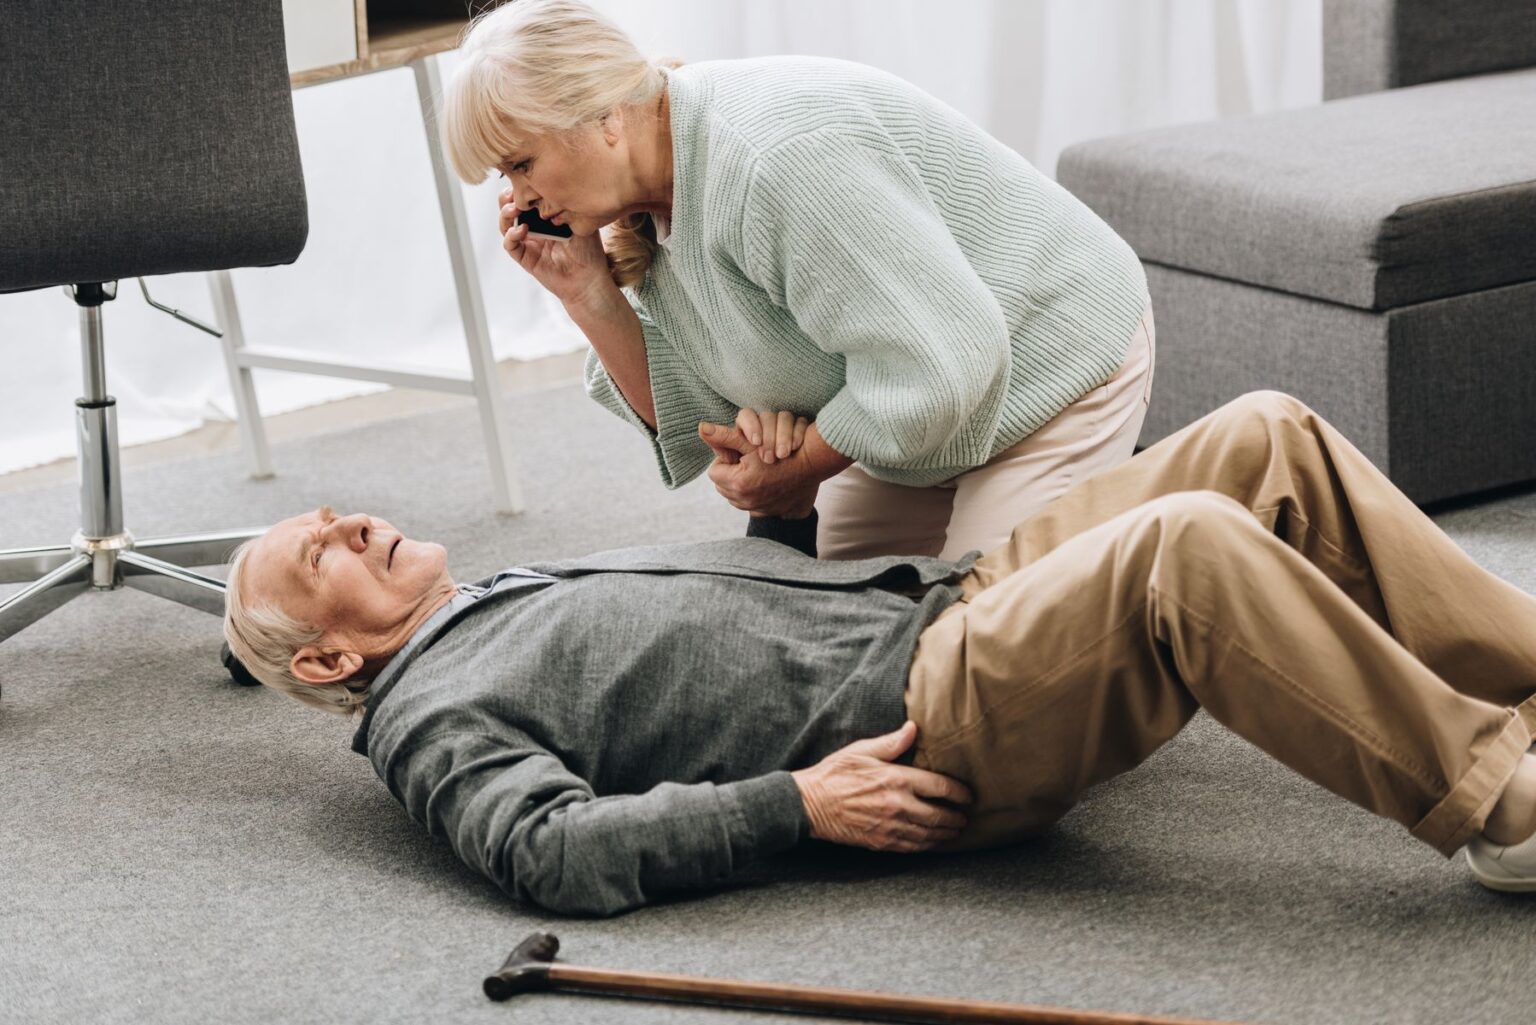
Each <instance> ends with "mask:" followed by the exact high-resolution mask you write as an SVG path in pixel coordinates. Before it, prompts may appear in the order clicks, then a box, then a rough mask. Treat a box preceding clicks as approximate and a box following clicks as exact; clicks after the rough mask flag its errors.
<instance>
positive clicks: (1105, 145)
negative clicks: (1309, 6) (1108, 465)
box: [1056, 0, 1536, 503]
mask: <svg viewBox="0 0 1536 1025" xmlns="http://www.w3.org/2000/svg"><path fill="white" fill-rule="evenodd" d="M1323 49H1324V97H1325V102H1324V103H1322V104H1321V105H1319V106H1316V107H1312V108H1307V109H1301V110H1287V111H1279V112H1274V113H1267V114H1257V115H1251V116H1247V117H1233V118H1227V119H1223V120H1220V121H1215V122H1207V123H1201V124H1192V125H1179V126H1175V127H1169V128H1159V129H1154V130H1150V131H1142V132H1136V133H1133V134H1128V135H1122V136H1117V137H1114V138H1109V139H1097V140H1092V141H1089V142H1083V143H1079V144H1077V145H1074V146H1072V147H1069V148H1068V149H1067V150H1066V151H1064V152H1063V153H1062V156H1061V159H1060V162H1059V164H1058V165H1057V172H1056V177H1057V180H1058V181H1059V182H1060V183H1061V184H1062V185H1063V186H1065V187H1066V188H1067V189H1069V190H1070V191H1071V192H1073V193H1074V194H1075V195H1077V196H1078V197H1079V198H1081V199H1082V200H1083V201H1084V202H1085V203H1087V204H1088V205H1089V206H1090V207H1091V208H1093V209H1094V210H1095V211H1096V212H1097V213H1098V214H1099V215H1100V216H1101V217H1103V218H1104V219H1105V220H1106V221H1107V222H1108V223H1109V224H1110V225H1111V226H1113V227H1114V228H1115V230H1116V231H1118V232H1119V233H1120V234H1121V235H1122V236H1123V237H1124V238H1125V239H1126V241H1127V242H1129V243H1130V244H1131V246H1132V247H1133V248H1134V249H1135V250H1136V252H1137V253H1138V254H1139V255H1140V256H1141V258H1142V261H1143V262H1144V264H1145V265H1146V269H1147V277H1148V280H1149V285H1150V288H1151V292H1152V303H1153V308H1154V310H1155V314H1156V323H1157V374H1156V379H1155V380H1154V383H1153V389H1152V406H1151V409H1150V410H1149V411H1148V415H1147V420H1146V424H1145V427H1144V429H1143V431H1142V435H1141V439H1140V442H1141V444H1142V445H1143V446H1145V445H1149V444H1151V443H1153V442H1155V441H1157V440H1158V439H1160V438H1162V437H1165V436H1166V435H1168V434H1171V433H1172V432H1174V431H1176V430H1178V429H1179V428H1180V427H1183V426H1184V425H1185V424H1188V423H1189V422H1191V421H1193V420H1195V419H1197V418H1199V417H1200V416H1203V415H1204V414H1206V413H1208V412H1209V411H1211V410H1212V409H1215V408H1216V407H1217V406H1220V405H1221V404H1222V403H1224V402H1226V401H1228V400H1230V399H1232V398H1233V397H1235V396H1237V395H1239V394H1242V393H1243V392H1246V391H1251V390H1253V389H1257V388H1275V389H1279V390H1281V391H1286V392H1290V393H1291V394H1293V395H1295V396H1297V397H1298V398H1300V399H1302V400H1303V401H1304V402H1306V403H1307V404H1308V405H1310V406H1311V407H1312V408H1314V409H1316V410H1317V411H1318V412H1319V413H1321V414H1322V415H1323V416H1325V417H1327V418H1328V420H1330V421H1331V422H1332V423H1334V424H1335V425H1336V426H1338V427H1339V428H1340V429H1341V430H1342V431H1343V432H1344V433H1345V434H1346V435H1347V436H1348V437H1349V438H1350V439H1351V440H1353V441H1354V442H1355V443H1356V444H1357V445H1359V446H1360V448H1361V449H1362V450H1363V451H1364V452H1365V453H1366V454H1367V455H1368V456H1369V457H1370V458H1371V459H1372V460H1373V461H1375V463H1376V465H1377V466H1379V467H1381V468H1382V469H1383V470H1384V471H1385V472H1386V473H1387V474H1388V475H1389V476H1390V477H1391V478H1392V480H1393V481H1394V482H1395V483H1396V484H1397V485H1398V486H1399V487H1400V488H1402V489H1403V490H1404V491H1405V492H1407V493H1408V494H1409V495H1410V496H1411V497H1412V498H1413V499H1414V500H1415V501H1418V502H1421V503H1423V502H1431V501H1435V500H1439V499H1445V498H1451V497H1455V496H1462V495H1467V494H1470V493H1473V492H1477V491H1482V490H1485V489H1489V488H1495V487H1500V486H1503V485H1509V484H1516V483H1520V482H1525V481H1530V480H1536V0H1458V2H1455V3H1452V2H1450V0H1444V2H1428V0H1395V2H1394V0H1324V40H1323Z"/></svg>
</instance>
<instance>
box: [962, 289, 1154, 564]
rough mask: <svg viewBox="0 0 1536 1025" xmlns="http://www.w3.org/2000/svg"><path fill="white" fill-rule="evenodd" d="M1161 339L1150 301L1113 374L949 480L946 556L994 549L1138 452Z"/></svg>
mask: <svg viewBox="0 0 1536 1025" xmlns="http://www.w3.org/2000/svg"><path fill="white" fill-rule="evenodd" d="M1156 339H1157V331H1156V327H1155V325H1154V324H1153V322H1152V307H1151V305H1150V304H1149V305H1148V306H1147V308H1146V310H1145V312H1143V313H1142V317H1141V322H1140V323H1139V324H1138V325H1137V326H1136V330H1135V332H1133V333H1132V335H1131V340H1130V343H1129V344H1128V345H1127V347H1126V354H1125V360H1124V362H1123V363H1121V365H1120V369H1119V370H1117V371H1115V373H1114V376H1112V377H1111V378H1110V379H1109V380H1108V381H1106V382H1104V383H1103V384H1101V385H1099V386H1098V387H1097V388H1094V389H1093V390H1092V391H1090V392H1088V394H1086V395H1084V396H1083V397H1082V398H1080V399H1078V400H1077V401H1076V402H1074V403H1072V404H1071V405H1070V406H1068V407H1067V408H1066V409H1063V410H1062V411H1061V412H1060V413H1058V414H1056V415H1055V416H1054V417H1052V418H1051V419H1050V420H1049V421H1047V422H1046V423H1045V424H1043V425H1042V426H1041V427H1040V428H1039V429H1038V430H1036V431H1035V432H1034V433H1032V434H1030V435H1028V436H1027V437H1025V438H1024V439H1022V440H1021V441H1019V443H1018V444H1016V445H1013V446H1012V447H1011V448H1008V449H1005V450H1004V451H1002V452H999V453H998V454H997V455H995V456H993V457H992V459H990V460H989V461H988V462H987V463H986V464H985V465H983V466H978V467H977V468H976V469H974V470H971V471H969V472H967V473H962V474H961V475H960V476H958V477H956V478H955V479H954V481H953V482H952V483H951V484H948V485H947V486H952V487H953V488H954V489H955V506H954V513H953V515H952V516H951V517H950V521H949V528H948V530H947V532H946V536H945V541H944V547H943V549H942V550H941V551H940V553H939V556H940V558H944V559H958V558H960V557H961V556H962V555H964V554H965V553H966V552H969V551H973V550H976V551H983V552H990V551H991V550H992V549H994V548H996V547H997V546H998V545H1001V544H1002V543H1003V542H1004V541H1006V540H1008V535H1009V534H1010V533H1011V532H1012V531H1013V528H1014V527H1015V526H1017V525H1018V524H1019V523H1020V522H1021V521H1023V520H1024V519H1025V518H1027V517H1029V516H1031V515H1033V514H1034V513H1035V512H1036V511H1038V510H1039V509H1041V508H1042V507H1044V506H1045V505H1046V504H1048V503H1049V502H1051V501H1052V500H1054V499H1056V498H1058V497H1060V496H1061V495H1062V494H1064V493H1065V492H1066V491H1067V490H1068V489H1069V488H1071V487H1072V486H1074V485H1075V484H1078V483H1080V482H1082V481H1085V480H1087V479H1088V478H1090V477H1093V476H1095V475H1096V474H1099V473H1102V472H1103V471H1105V470H1108V469H1110V468H1112V467H1115V466H1119V465H1120V464H1121V463H1123V462H1125V461H1126V460H1127V459H1129V458H1131V453H1132V452H1134V451H1135V449H1136V439H1137V438H1138V437H1139V436H1140V435H1141V425H1142V421H1143V420H1145V419H1146V415H1147V405H1148V402H1149V401H1150V400H1151V394H1152V374H1153V367H1154V364H1155V362H1156V344H1157V342H1156Z"/></svg>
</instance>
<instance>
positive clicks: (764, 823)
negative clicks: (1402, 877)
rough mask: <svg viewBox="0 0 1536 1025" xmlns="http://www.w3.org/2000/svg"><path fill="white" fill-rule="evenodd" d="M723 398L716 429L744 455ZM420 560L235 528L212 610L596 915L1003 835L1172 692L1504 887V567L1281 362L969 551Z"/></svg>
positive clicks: (1535, 764)
mask: <svg viewBox="0 0 1536 1025" xmlns="http://www.w3.org/2000/svg"><path fill="white" fill-rule="evenodd" d="M702 430H703V427H702V426H701V431H702ZM735 430H736V429H735V428H718V429H717V431H716V433H715V434H714V435H713V438H714V439H715V441H714V443H715V444H717V445H719V444H734V445H737V446H738V447H739V451H740V452H741V453H743V454H742V456H741V458H743V459H753V458H756V455H755V452H756V449H755V448H754V447H753V446H752V445H751V444H749V443H747V442H746V441H745V440H744V439H741V438H740V437H739V436H737V435H735V434H733V433H732V432H733V431H735ZM444 559H445V554H444V550H443V548H442V547H441V546H439V545H436V544H432V543H429V542H423V541H417V540H414V539H411V538H406V537H404V536H402V535H401V534H400V532H399V531H397V530H396V529H395V528H394V527H392V526H391V525H390V524H389V523H388V522H387V521H385V520H382V519H379V518H377V517H373V516H367V515H363V514H354V515H348V516H338V515H334V514H332V512H331V511H330V510H329V509H320V510H317V511H315V512H311V513H307V514H305V515H302V516H297V517H294V518H293V519H289V520H285V521H283V522H282V523H279V524H277V525H276V526H275V527H273V528H272V529H271V530H269V531H268V532H267V533H266V534H264V535H262V536H261V537H259V538H257V539H255V540H254V541H252V542H250V543H248V544H247V545H246V546H245V547H244V548H242V549H241V551H240V552H238V553H237V554H236V556H235V558H234V559H233V561H232V563H231V567H230V574H229V585H230V588H229V595H230V597H229V610H228V614H227V616H226V619H225V635H226V637H227V638H228V640H229V643H230V646H231V649H232V650H233V651H234V653H235V654H236V655H237V656H238V657H239V658H240V660H241V661H242V662H244V663H245V665H246V666H247V667H248V668H249V670H250V671H251V672H252V673H253V674H254V675H255V676H256V677H257V678H258V679H260V680H261V681H262V682H263V683H266V684H267V685H269V686H272V687H275V688H277V689H279V690H282V691H284V692H286V693H288V694H290V695H292V696H293V697H295V698H297V699H299V700H300V701H303V702H305V703H306V704H310V705H315V706H318V707H320V708H323V709H326V710H329V711H333V712H338V713H342V714H348V715H351V714H361V723H360V725H359V727H358V729H357V732H356V735H355V738H354V740H353V747H354V748H355V749H356V750H357V751H358V752H360V753H363V754H366V756H367V757H368V758H369V760H370V761H371V762H372V764H373V767H374V769H375V771H376V772H377V773H378V774H379V776H380V778H382V779H383V780H384V782H385V783H386V784H387V785H388V786H389V789H390V791H391V792H392V793H393V794H394V795H395V797H396V798H398V799H399V800H400V801H401V802H402V803H403V804H404V805H405V807H406V809H407V810H408V811H409V812H410V814H411V816H412V817H413V818H415V819H416V820H417V821H419V822H420V823H422V824H423V825H424V826H426V828H427V829H428V830H429V831H430V832H431V834H432V835H433V836H436V837H440V838H443V839H445V840H446V841H447V842H448V843H450V844H451V845H452V846H453V849H454V850H455V851H456V852H457V853H458V855H459V857H461V858H462V859H463V860H464V861H465V862H467V863H468V864H469V865H471V866H472V867H473V868H475V869H476V870H478V871H480V872H482V873H483V874H485V875H486V876H488V877H489V878H490V879H492V880H493V881H494V882H495V883H496V884H497V885H498V886H500V887H501V888H502V889H503V890H504V891H505V892H507V893H508V894H510V895H512V896H514V897H516V898H518V899H521V900H526V901H531V902H534V903H537V904H541V905H544V906H546V907H548V908H551V909H555V910H559V911H569V912H587V913H611V912H616V911H620V910H623V909H627V908H631V907H635V906H637V905H640V904H643V903H644V902H645V901H646V900H648V899H649V898H651V897H653V896H654V895H656V894H659V893H661V892H663V891H666V890H669V889H673V888H680V887H701V886H714V885H719V884H722V883H725V882H726V881H727V880H729V878H730V877H731V876H732V874H733V873H734V872H736V871H737V870H738V869H740V868H741V867H742V866H743V865H745V864H747V863H749V862H751V861H753V860H754V859H758V858H761V857H763V856H766V855H771V854H773V853H775V852H778V851H782V850H784V849H786V848H789V847H791V846H793V845H795V844H796V843H798V842H800V841H803V840H805V839H807V838H817V839H821V840H827V841H833V842H837V843H845V844H856V845H860V846H864V847H869V848H875V849H881V850H888V851H920V850H936V851H959V850H966V849H973V848H979V847H984V846H995V845H1001V844H1005V843H1009V842H1013V841H1016V840H1018V839H1019V838H1021V837H1023V836H1026V835H1028V834H1030V833H1034V832H1037V831H1039V830H1042V829H1044V828H1045V827H1047V826H1048V825H1050V823H1052V822H1054V821H1055V820H1056V819H1058V818H1060V817H1061V816H1062V815H1063V814H1064V813H1066V812H1067V811H1068V809H1070V808H1071V807H1072V806H1073V804H1074V802H1076V801H1077V800H1078V799H1079V797H1080V796H1081V795H1082V793H1083V792H1084V791H1085V790H1086V789H1087V788H1088V787H1090V786H1092V785H1093V784H1094V783H1097V782H1099V781H1101V780H1105V779H1108V778H1109V777H1111V776H1113V775H1115V774H1117V773H1120V772H1124V771H1126V770H1127V769H1130V768H1131V767H1133V766H1135V765H1136V764H1137V763H1139V762H1141V761H1142V760H1144V759H1145V758H1147V756H1148V755H1150V754H1151V753H1152V752H1153V751H1154V750H1156V749H1157V748H1158V747H1159V745H1161V744H1163V743H1164V742H1166V741H1167V740H1169V739H1170V738H1171V737H1173V736H1174V735H1175V734H1176V733H1178V731H1179V729H1180V728H1181V727H1182V726H1183V725H1184V724H1185V723H1186V722H1188V721H1189V719H1190V717H1191V716H1192V715H1193V714H1194V712H1195V711H1196V709H1198V708H1205V709H1206V710H1207V711H1208V712H1209V713H1210V714H1211V715H1212V716H1213V717H1214V718H1215V719H1216V720H1217V721H1219V722H1221V723H1222V724H1223V725H1225V726H1226V727H1228V728H1229V729H1231V730H1233V731H1234V732H1236V733H1237V734H1239V735H1240V736H1242V737H1244V738H1246V739H1247V740H1248V741H1250V742H1252V743H1253V744H1255V745H1256V746H1258V747H1259V748H1261V749H1262V750H1264V751H1265V752H1267V753H1269V754H1270V755H1272V756H1273V757H1275V758H1276V759H1278V760H1279V761H1281V762H1283V763H1284V764H1286V765H1288V766H1290V767H1291V768H1292V769H1294V770H1296V771H1297V772H1300V773H1301V774H1303V775H1304V776H1306V777H1307V778H1309V779H1311V780H1313V781H1315V782H1317V783H1319V784H1321V785H1322V786H1324V787H1327V788H1328V789H1329V790H1332V791H1333V792H1334V793H1335V794H1337V795H1339V796H1340V797H1343V798H1345V799H1347V800H1350V801H1352V802H1354V803H1356V804H1358V805H1360V806H1362V807H1364V808H1366V809H1369V810H1370V811H1372V812H1375V813H1376V814H1379V815H1383V816H1386V817H1389V818H1391V819H1394V820H1395V821H1397V822H1400V823H1402V825H1404V826H1405V827H1407V828H1408V829H1409V830H1410V831H1411V833H1412V835H1413V836H1415V837H1417V838H1418V839H1420V840H1422V841H1423V842H1425V843H1426V844H1428V845H1429V846H1431V847H1433V848H1434V849H1435V850H1437V851H1439V852H1440V853H1441V854H1443V855H1446V856H1450V855H1451V854H1453V853H1454V852H1455V851H1457V850H1458V849H1461V848H1463V847H1465V848H1466V850H1467V860H1468V862H1469V863H1470V864H1471V866H1472V871H1473V873H1474V874H1475V875H1476V877H1477V878H1478V879H1479V880H1480V881H1481V882H1483V883H1484V884H1485V885H1488V886H1492V887H1496V888H1499V889H1508V890H1520V889H1525V890H1533V889H1536V837H1533V836H1532V834H1533V833H1536V755H1532V754H1530V753H1528V751H1527V749H1528V748H1529V747H1530V745H1531V736H1532V729H1533V728H1536V700H1533V692H1536V598H1533V597H1532V596H1530V595H1527V594H1525V593H1524V592H1522V591H1520V590H1519V589H1517V588H1515V587H1513V586H1511V585H1510V584H1508V583H1506V582H1504V581H1503V580H1501V579H1499V578H1498V577H1496V576H1494V575H1493V574H1491V573H1489V572H1487V571H1485V570H1483V569H1482V568H1480V567H1479V566H1478V565H1477V564H1475V563H1474V562H1473V561H1472V560H1471V559H1470V558H1469V557H1468V556H1467V555H1466V554H1465V553H1464V552H1462V550H1461V549H1460V548H1458V547H1457V546H1456V544H1455V543H1454V542H1452V541H1451V540H1450V539H1449V538H1448V537H1446V535H1445V534H1443V533H1442V532H1441V531H1440V530H1439V529H1438V528H1437V527H1436V526H1435V525H1434V523H1433V522H1432V521H1431V520H1429V519H1428V517H1426V516H1425V515H1424V513H1423V512H1422V511H1421V510H1419V509H1418V507H1417V506H1415V505H1414V504H1413V503H1412V502H1411V501H1410V500H1409V499H1408V498H1406V497H1405V496H1404V495H1403V494H1402V493H1401V492H1399V491H1398V490H1397V489H1396V488H1395V487H1394V486H1393V485H1392V484H1391V483H1390V482H1389V481H1388V480H1387V479H1386V478H1385V477H1384V476H1383V475H1382V474H1381V473H1380V472H1379V471H1377V469H1376V468H1375V466H1374V465H1373V464H1371V462H1370V461H1369V460H1367V459H1366V458H1365V457H1364V456H1363V455H1362V454H1361V453H1360V452H1359V451H1358V450H1357V449H1355V448H1354V446H1352V445H1351V444H1350V443H1349V442H1348V441H1347V440H1346V439H1345V438H1344V437H1343V436H1341V435H1340V434H1339V433H1338V432H1337V430H1335V429H1334V428H1333V427H1332V426H1331V425H1330V424H1328V423H1327V422H1326V421H1324V420H1323V419H1322V418H1321V417H1319V416H1318V415H1317V414H1316V413H1314V412H1312V411H1311V410H1310V409H1308V408H1307V407H1306V406H1304V405H1303V404H1302V403H1300V402H1299V401H1297V400H1296V399H1294V398H1291V397H1290V396H1287V395H1284V394H1281V393H1278V392H1255V393H1251V394H1249V395H1245V396H1243V397H1241V398H1239V399H1237V400H1234V401H1233V402H1231V403H1229V404H1228V405H1226V406H1224V407H1222V408H1221V409H1218V410H1216V411H1215V412H1213V413H1211V414H1210V415H1208V416H1206V417H1204V418H1203V419H1201V420H1199V421H1197V422H1195V423H1193V424H1191V425H1189V426H1188V427H1186V428H1184V429H1183V430H1182V431H1179V432H1178V433H1176V434H1174V435H1171V436H1170V437H1168V438H1165V439H1164V440H1163V441H1161V442H1159V443H1158V444H1156V445H1154V446H1152V447H1151V448H1148V449H1147V450H1146V451H1144V452H1142V453H1140V454H1139V455H1137V456H1135V457H1133V458H1132V459H1130V460H1129V461H1127V462H1126V463H1124V464H1122V465H1120V466H1118V467H1115V468H1114V469H1111V470H1109V471H1106V472H1104V473H1101V474H1099V475H1098V476H1095V477H1092V478H1090V479H1088V480H1085V481H1083V482H1081V483H1079V484H1077V485H1076V486H1075V487H1073V488H1072V489H1071V490H1070V491H1068V492H1066V493H1065V494H1063V495H1062V496H1061V497H1059V498H1057V499H1056V500H1055V501H1053V502H1051V503H1050V504H1049V505H1047V506H1045V507H1044V508H1043V509H1041V510H1040V511H1039V512H1037V513H1036V514H1034V515H1033V516H1031V517H1030V518H1029V519H1027V520H1025V521H1024V522H1023V523H1020V524H1019V525H1018V527H1017V528H1016V529H1015V530H1014V531H1013V534H1012V536H1011V538H1010V540H1009V542H1008V543H1007V544H1006V545H1004V546H1003V547H1002V548H1000V549H998V550H996V551H993V552H991V553H988V554H987V555H986V556H985V557H982V558H980V559H978V558H977V553H974V552H973V553H970V554H969V555H967V556H966V557H965V558H964V559H962V560H961V561H960V562H958V563H950V562H943V561H940V560H937V559H931V558H925V557H912V558H899V557H884V558H875V559H866V560H857V561H847V562H833V561H818V560H816V559H813V558H808V557H806V556H805V555H803V554H801V553H800V552H797V551H795V550H793V549H791V548H789V547H786V546H784V545H781V544H778V543H776V542H774V541H770V540H762V539H755V538H742V539H736V540H725V541H716V542H706V543H699V544H678V545H665V546H659V547H647V548H630V549H621V550H618V551H610V552H602V553H599V554H596V555H591V556H587V557H584V558H579V559H574V560H569V561H563V562H556V563H547V564H543V565H532V566H527V567H522V568H518V569H511V570H507V571H504V572H502V573H498V574H496V575H494V576H491V577H487V578H485V579H483V580H480V581H477V582H476V583H474V584H456V583H455V582H454V581H453V580H452V579H451V578H450V577H449V576H448V574H447V572H446V570H445V568H444V565H445V563H444ZM1191 828H1192V829H1194V828H1196V827H1193V826H1192V827H1191Z"/></svg>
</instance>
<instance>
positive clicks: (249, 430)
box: [208, 270, 273, 480]
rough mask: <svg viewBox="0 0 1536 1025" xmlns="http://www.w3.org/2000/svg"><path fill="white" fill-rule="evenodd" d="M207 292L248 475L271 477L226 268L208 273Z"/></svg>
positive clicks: (264, 433)
mask: <svg viewBox="0 0 1536 1025" xmlns="http://www.w3.org/2000/svg"><path fill="white" fill-rule="evenodd" d="M208 292H209V294H210V295H211V296H212V297H213V312H214V319H215V321H216V322H217V323H218V325H219V330H221V331H223V332H224V335H223V337H222V338H220V339H219V342H220V344H221V345H223V347H224V369H225V370H227V371H228V372H229V390H230V392H231V393H233V394H234V396H235V420H236V421H237V422H238V423H239V425H240V445H241V447H242V448H244V449H245V454H246V458H248V459H249V460H250V461H251V476H252V477H253V478H255V479H257V480H261V479H262V478H265V477H271V476H272V475H273V471H272V452H271V450H270V449H268V448H267V430H266V427H265V426H264V425H263V424H262V422H261V407H260V406H258V405H257V404H256V382H255V381H254V380H252V378H251V368H250V367H247V366H244V365H242V364H241V362H240V356H239V353H240V350H241V349H244V348H245V329H244V328H243V327H241V325H240V306H239V304H238V303H236V302H235V283H234V281H233V280H232V279H231V278H230V276H229V271H227V270H216V271H212V272H210V273H209V274H208Z"/></svg>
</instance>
